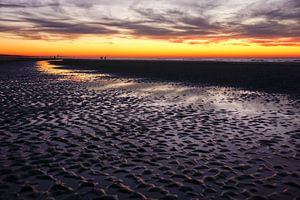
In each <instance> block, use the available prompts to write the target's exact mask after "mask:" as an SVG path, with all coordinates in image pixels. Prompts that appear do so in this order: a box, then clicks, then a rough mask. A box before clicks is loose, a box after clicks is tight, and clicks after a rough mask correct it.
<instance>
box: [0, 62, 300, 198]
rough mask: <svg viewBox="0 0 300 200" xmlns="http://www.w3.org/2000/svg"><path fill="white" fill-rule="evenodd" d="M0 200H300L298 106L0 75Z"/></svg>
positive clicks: (246, 95) (41, 71)
mask: <svg viewBox="0 0 300 200" xmlns="http://www.w3.org/2000/svg"><path fill="white" fill-rule="evenodd" d="M0 105H1V106H0V150H1V154H0V199H121V200H123V199H299V198H300V192H299V191H300V181H299V180H300V177H299V176H300V142H299V141H300V100H299V98H298V97H297V96H294V95H290V94H286V93H283V94H280V93H271V92H268V93H266V92H258V91H254V90H245V89H239V88H228V87H217V86H201V87H200V86H197V85H195V86H191V85H186V84H182V83H178V82H171V81H168V82H166V81H164V82H161V81H154V80H149V79H148V80H147V81H146V80H145V79H143V78H128V77H127V78H126V77H122V76H116V75H109V74H102V73H99V71H98V70H97V71H95V70H93V69H92V68H84V69H83V68H81V67H74V66H73V67H64V68H62V67H58V66H55V65H51V64H49V63H48V62H46V61H40V62H16V63H15V62H11V63H5V64H1V66H0Z"/></svg>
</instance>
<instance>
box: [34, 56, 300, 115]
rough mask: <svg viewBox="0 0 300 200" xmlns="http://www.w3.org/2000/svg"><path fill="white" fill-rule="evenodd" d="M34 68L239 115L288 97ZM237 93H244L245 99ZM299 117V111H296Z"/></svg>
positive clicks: (274, 107) (275, 107)
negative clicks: (275, 98)
mask: <svg viewBox="0 0 300 200" xmlns="http://www.w3.org/2000/svg"><path fill="white" fill-rule="evenodd" d="M37 67H38V70H39V71H40V72H43V73H47V74H50V75H59V76H62V77H61V78H59V79H58V80H61V81H64V80H69V81H76V82H78V81H79V82H87V81H88V82H93V83H96V85H95V84H93V85H92V86H89V89H92V90H95V91H105V90H109V89H119V90H125V91H126V92H123V93H122V94H120V95H119V96H118V97H147V96H154V97H156V98H154V99H156V100H155V101H154V102H153V104H152V105H156V106H159V105H160V106H168V105H179V106H180V105H181V106H187V105H193V104H205V105H209V106H210V107H215V108H218V109H225V110H228V111H232V112H235V113H238V114H240V115H258V114H260V113H262V112H266V111H269V112H273V111H274V112H278V113H277V114H278V115H280V116H282V117H285V116H286V115H285V113H282V112H280V105H281V104H282V103H286V102H287V101H288V99H287V97H286V95H279V99H278V101H279V102H280V103H278V102H277V103H275V102H266V101H265V99H264V93H261V92H255V91H248V90H242V89H234V88H225V87H197V86H190V85H189V86H187V85H182V84H177V83H160V82H159V81H156V82H151V81H150V82H149V81H140V79H134V78H121V77H115V76H111V75H109V74H101V73H99V72H97V71H93V70H73V69H64V68H63V67H60V66H56V65H53V64H50V63H49V62H48V61H39V62H38V63H37ZM240 97H248V98H247V99H246V100H245V99H244V98H240ZM299 117H300V114H299Z"/></svg>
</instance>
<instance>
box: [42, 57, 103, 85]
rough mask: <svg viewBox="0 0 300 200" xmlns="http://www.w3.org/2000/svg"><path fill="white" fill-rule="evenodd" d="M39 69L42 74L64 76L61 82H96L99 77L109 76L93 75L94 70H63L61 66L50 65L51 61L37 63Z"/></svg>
mask: <svg viewBox="0 0 300 200" xmlns="http://www.w3.org/2000/svg"><path fill="white" fill-rule="evenodd" d="M37 68H38V71H40V72H42V73H46V74H49V75H59V76H62V77H61V78H60V79H59V80H72V81H94V80H96V79H97V78H98V77H107V76H109V75H108V74H99V73H93V72H94V71H93V70H73V69H63V68H62V67H60V66H57V65H52V64H50V63H49V61H39V62H37Z"/></svg>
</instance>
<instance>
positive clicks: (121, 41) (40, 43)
mask: <svg viewBox="0 0 300 200" xmlns="http://www.w3.org/2000/svg"><path fill="white" fill-rule="evenodd" d="M0 36H1V37H0V54H14V55H37V56H48V55H56V54H59V55H62V56H81V57H98V56H104V55H105V56H109V57H300V1H299V0H247V1H241V0H226V1H224V0H155V1H149V0H86V1H84V0H1V1H0Z"/></svg>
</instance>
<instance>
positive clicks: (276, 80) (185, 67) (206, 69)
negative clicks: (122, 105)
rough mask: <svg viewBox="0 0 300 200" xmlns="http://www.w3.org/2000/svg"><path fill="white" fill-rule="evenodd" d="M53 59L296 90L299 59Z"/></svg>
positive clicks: (115, 70) (299, 88)
mask: <svg viewBox="0 0 300 200" xmlns="http://www.w3.org/2000/svg"><path fill="white" fill-rule="evenodd" d="M53 63H54V64H56V65H63V68H69V69H84V70H97V71H100V72H105V73H112V74H117V75H121V76H129V77H143V78H151V79H156V80H164V81H165V80H169V81H181V82H186V83H193V84H195V83H198V84H201V85H210V86H216V85H217V86H227V87H240V88H246V89H252V90H254V91H257V90H260V91H267V92H281V93H282V92H284V93H296V94H300V81H299V80H300V62H251V63H249V62H221V61H215V62H213V61H167V60H166V61H156V60H148V61H147V60H105V61H101V60H79V59H64V60H60V61H54V62H53Z"/></svg>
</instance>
